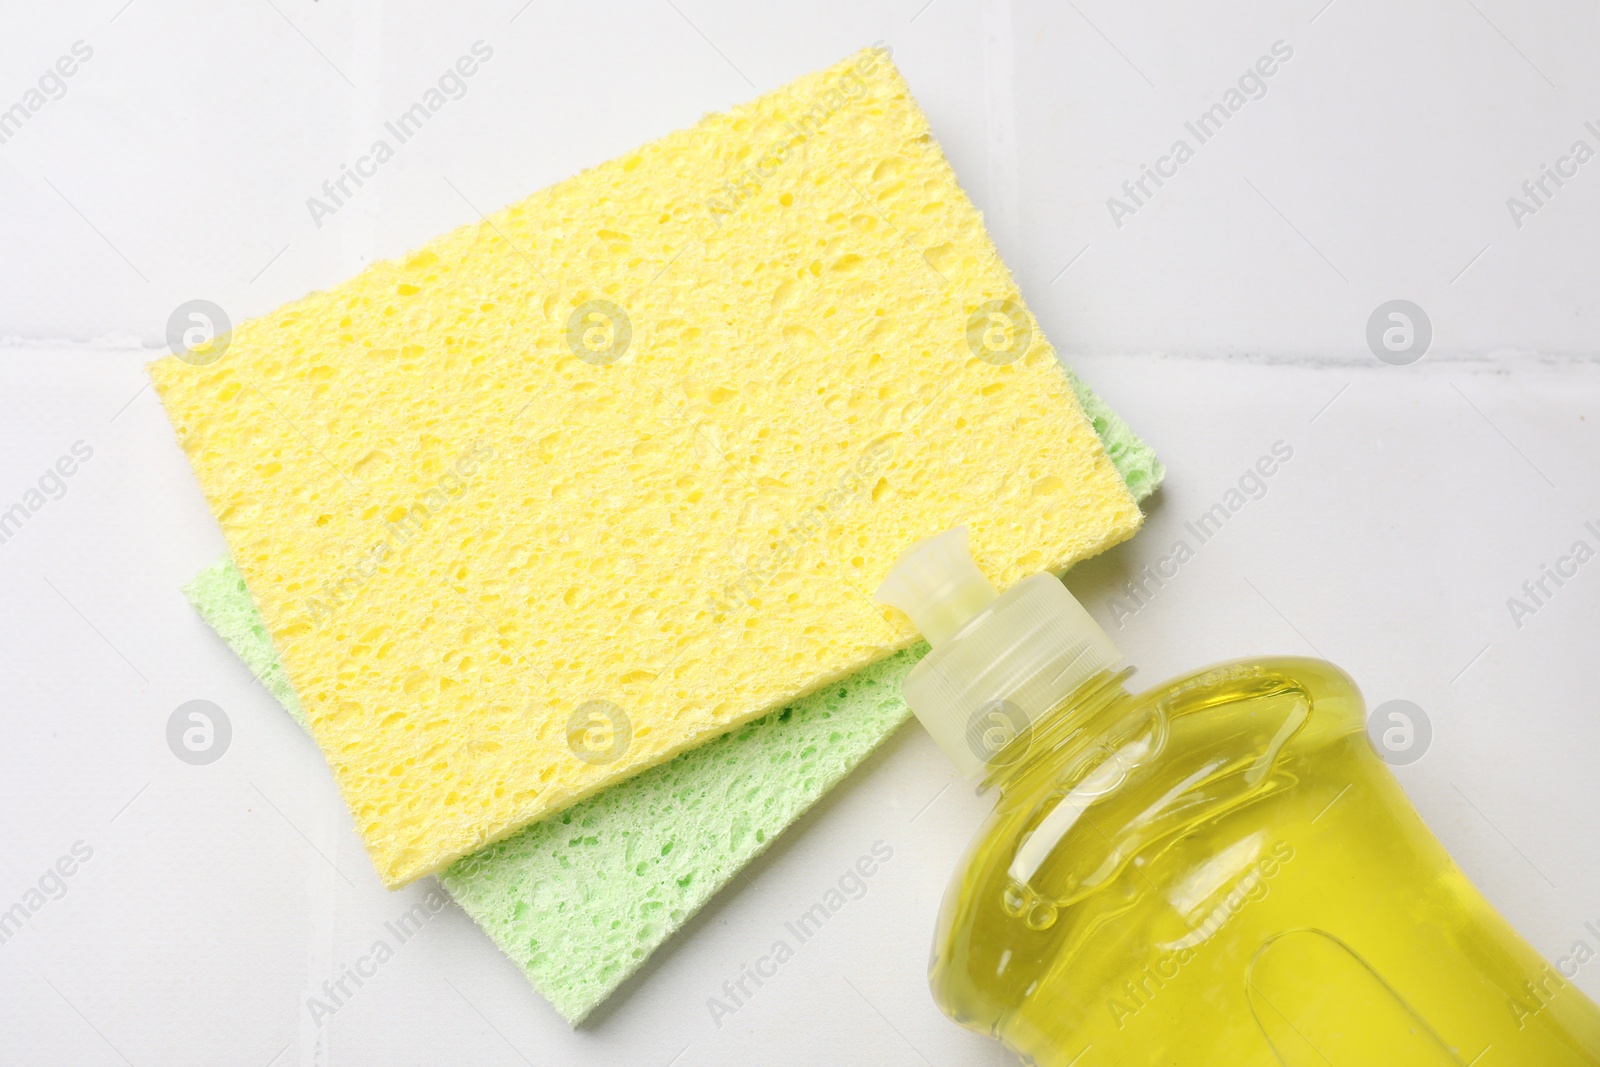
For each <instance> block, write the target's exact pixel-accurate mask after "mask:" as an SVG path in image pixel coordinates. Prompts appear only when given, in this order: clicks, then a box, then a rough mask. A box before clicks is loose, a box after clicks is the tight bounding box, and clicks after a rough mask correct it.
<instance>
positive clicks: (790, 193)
mask: <svg viewBox="0 0 1600 1067" xmlns="http://www.w3.org/2000/svg"><path fill="white" fill-rule="evenodd" d="M225 340H226V347H225V351H222V354H221V356H220V358H213V357H216V356H217V352H218V351H219V350H222V349H223V343H222V342H221V341H219V342H218V343H217V344H216V345H215V346H214V347H213V348H211V349H209V350H203V351H199V352H189V353H184V354H183V358H179V357H178V356H173V357H169V358H167V359H164V360H162V361H160V362H157V363H155V364H152V367H151V374H152V377H153V378H154V380H155V383H156V386H157V388H158V390H159V392H160V395H161V398H162V400H163V402H164V403H165V405H166V407H167V410H168V412H169V414H170V416H171V418H172V421H173V423H174V425H175V426H176V428H177V431H178V437H179V440H180V441H181V442H182V444H183V447H184V449H185V450H186V451H187V453H188V455H189V457H190V460H191V462H192V463H193V465H194V468H195V471H196V473H197V474H198V476H199V479H200V482H201V485H202V486H203V488H204V490H205V492H206V495H207V497H208V499H209V501H210V503H211V506H212V509H213V510H214V511H215V513H216V515H217V517H218V519H219V520H220V521H221V524H222V527H223V530H224V533H225V534H226V536H227V539H228V543H229V546H230V548H231V549H232V553H233V556H234V559H235V560H236V562H237V563H238V566H239V568H240V570H241V571H242V572H243V573H244V576H245V578H246V580H247V581H248V583H249V587H250V590H251V592H252V593H254V594H255V597H256V599H257V601H258V603H259V605H260V608H261V614H262V616H263V618H264V620H265V622H266V625H267V627H268V630H269V632H270V634H271V638H272V642H273V644H274V645H275V646H276V647H277V648H278V650H279V652H280V655H281V658H282V661H283V665H284V668H285V670H286V671H287V673H288V677H289V680H290V681H291V682H292V683H293V686H294V689H295V691H296V692H297V693H298V694H299V695H300V698H301V702H302V704H303V705H304V709H305V712H306V716H307V718H308V720H309V723H310V727H311V730H312V732H313V734H314V735H315V736H316V739H317V741H318V743H319V744H320V745H321V746H322V748H323V750H324V751H325V752H326V753H327V756H328V759H329V762H330V763H331V764H332V766H333V768H334V771H335V774H336V775H337V777H338V780H339V784H340V787H341V789H342V790H343V793H344V796H345V799H346V801H347V802H348V803H349V805H350V808H351V810H352V812H353V813H354V815H355V820H356V824H357V827H358V829H359V830H360V832H361V834H362V836H363V838H364V839H365V841H366V843H367V847H368V850H369V851H370V853H371V855H372V858H373V861H374V863H375V864H376V866H377V868H378V871H379V873H380V874H381V875H382V877H383V878H384V880H385V881H386V882H388V883H389V884H390V885H400V884H403V883H405V882H408V881H410V880H412V879H414V878H417V877H420V876H422V875H425V874H429V873H432V872H435V871H438V870H439V869H440V868H442V867H443V866H445V865H446V864H448V863H449V862H450V861H452V860H454V859H456V858H458V857H460V856H463V855H465V854H467V853H470V852H473V851H476V850H477V849H480V848H482V847H483V846H484V845H486V844H488V843H490V842H492V841H495V840H498V839H500V838H503V837H505V836H507V835H508V834H510V833H512V832H514V831H515V830H517V829H518V828H519V827H522V826H524V825H526V824H528V823H530V822H533V821H535V820H538V819H541V818H543V817H545V816H547V815H549V814H551V813H552V812H555V811H558V810H560V809H561V808H564V807H566V806H567V805H570V804H572V803H574V802H575V801H577V800H580V799H582V798H583V797H585V796H587V795H589V794H591V793H593V792H595V791H596V790H598V789H601V788H603V787H604V786H606V785H607V784H608V783H611V782H615V781H618V780H620V779H623V778H626V777H628V776H630V775H633V774H636V773H638V772H639V771H641V770H643V769H644V768H646V767H649V766H652V765H654V764H658V763H661V762H662V761H664V760H667V759H669V758H671V757H672V756H674V755H675V754H677V753H679V752H681V751H683V750H685V749H687V748H689V747H691V746H693V745H697V744H699V743H701V742H704V741H706V740H708V739H709V738H711V737H713V736H715V735H717V734H720V733H723V732H725V731H727V730H729V729H730V728H732V727H734V726H736V725H738V724H740V723H744V722H747V721H749V720H751V719H753V718H755V717H756V716H758V715H760V714H762V713H763V712H764V711H767V710H768V709H771V708H773V707H775V706H778V705H781V704H783V703H785V702H787V701H790V700H792V699H794V698H795V697H797V696H799V695H802V694H805V693H807V692H810V691H811V690H814V689H816V688H817V687H818V686H820V685H822V684H825V683H827V682H830V681H832V680H834V679H838V678H841V677H844V676H846V675H849V674H851V673H853V672H855V671H857V670H859V669H861V668H862V667H864V666H866V665H867V664H869V663H871V662H874V661H876V660H879V659H881V658H883V657H885V656H887V655H889V654H890V653H891V652H893V651H895V650H897V649H900V648H904V647H907V646H908V645H910V644H911V643H912V642H913V641H914V640H915V634H914V633H913V632H912V630H911V628H910V626H909V625H908V624H907V623H906V622H905V621H904V620H902V619H901V618H899V617H898V616H897V615H893V614H892V613H889V612H887V610H886V609H883V608H879V607H877V606H875V605H874V604H873V603H872V596H871V591H872V589H873V588H874V586H875V585H876V584H877V582H878V581H879V579H880V578H881V577H882V576H883V574H884V572H885V571H886V570H887V569H888V567H889V565H890V564H891V563H892V562H893V561H894V559H895V557H896V556H897V555H898V554H899V553H900V552H901V551H902V550H903V549H904V548H905V546H907V545H908V544H910V543H912V542H913V541H915V540H917V539H919V538H921V537H925V536H927V535H929V534H932V533H934V532H936V531H939V530H943V529H946V528H948V527H951V526H956V525H960V524H963V523H964V524H966V525H967V526H969V527H970V528H971V530H972V537H973V543H974V546H975V548H976V550H977V554H978V556H979V560H978V562H979V564H980V565H981V566H982V567H983V569H984V571H985V573H987V574H990V575H991V576H994V577H995V578H997V579H998V580H999V581H1000V582H1001V584H1007V583H1009V582H1010V581H1014V580H1016V579H1017V578H1020V577H1022V576H1025V575H1027V574H1030V573H1033V572H1035V571H1038V570H1041V569H1047V568H1049V569H1060V568H1064V567H1066V566H1067V565H1069V564H1071V563H1072V562H1074V561H1075V560H1078V559H1080V558H1082V557H1085V556H1089V555H1092V554H1094V553H1096V552H1099V551H1100V550H1102V549H1104V548H1106V547H1108V546H1109V545H1111V544H1114V543H1116V542H1117V541H1120V540H1122V539H1124V538H1126V537H1128V536H1129V535H1130V534H1131V533H1133V531H1134V530H1135V529H1137V527H1138V524H1139V522H1140V513H1139V509H1138V506H1137V505H1136V504H1135V503H1134V500H1133V497H1132V496H1131V495H1130V494H1129V492H1128V489H1127V487H1126V486H1125V485H1124V483H1123V481H1122V479H1121V478H1119V477H1118V475H1117V472H1116V470H1115V468H1114V467H1113V465H1112V463H1111V460H1110V459H1109V458H1108V457H1107V455H1106V453H1105V452H1104V450H1103V449H1102V448H1101V447H1100V443H1099V441H1098V439H1097V438H1096V436H1095V433H1094V430H1093V429H1092V428H1091V426H1090V425H1089V423H1088V422H1087V421H1086V420H1085V418H1084V416H1083V413H1082V410H1081V408H1080V407H1079V405H1078V402H1077V400H1076V398H1075V397H1074V395H1073V391H1072V387H1071V385H1070V384H1069V382H1068V380H1067V377H1066V375H1065V374H1064V373H1063V371H1062V368H1061V367H1060V366H1059V365H1058V364H1057V362H1056V359H1055V353H1054V352H1053V351H1052V350H1051V349H1050V347H1049V345H1048V344H1047V343H1046V342H1045V340H1044V338H1043V337H1042V335H1041V334H1040V331H1039V328H1038V326H1037V324H1036V323H1035V322H1034V320H1033V319H1032V317H1031V315H1029V314H1028V312H1027V311H1026V309H1025V308H1024V307H1023V305H1022V303H1021V301H1020V299H1019V298H1018V297H1017V295H1016V292H1015V289H1014V286H1013V284H1012V281H1011V278H1010V275H1009V274H1008V273H1007V271H1006V269H1005V267H1004V266H1003V265H1002V264H1001V262H1000V260H999V259H998V257H997V256H996V254H995V250H994V247H993V246H992V244H991V243H990V241H989V239H988V237H987V235H986V234H985V232H984V229H983V224H982V220H981V218H980V217H979V215H978V213H977V212H976V211H975V210H974V209H973V208H972V206H971V204H970V203H969V202H968V201H967V199H966V197H965V196H964V195H963V194H962V192H961V190H960V188H959V187H958V186H957V184H956V181H955V178H954V176H953V174H952V173H951V171H950V168H949V166H948V165H947V164H946V162H945V160H944V158H943V156H942V155H941V153H940V152H939V150H938V147H937V146H936V145H935V144H934V143H933V141H932V139H931V138H930V136H929V133H928V127H927V123H926V121H925V120H924V118H923V116H922V114H921V112H920V111H918V109H917V107H916V105H915V104H914V103H913V101H912V100H911V97H910V95H909V92H908V90H907V89H906V86H905V83H904V82H903V81H902V80H901V78H900V76H899V75H898V73H897V72H896V71H895V70H894V69H893V67H892V66H891V64H890V62H889V60H888V57H887V55H886V54H885V53H884V52H881V51H876V50H869V51H866V52H862V53H860V54H859V55H857V56H855V57H852V58H851V59H849V60H846V61H845V62H843V63H840V64H838V65H836V66H834V67H832V68H830V69H829V70H826V71H823V72H821V73H819V74H815V75H811V76H808V77H805V78H802V79H800V80H799V81H797V82H794V83H793V84H791V85H789V86H787V87H786V88H784V89H781V90H778V91H777V92H774V93H770V94H768V95H766V96H764V97H761V98H760V99H758V100H756V101H754V102H752V103H750V104H747V105H745V106H743V107H740V108H737V109H735V110H733V111H731V112H729V113H728V114H725V115H713V116H710V117H708V118H707V119H705V120H704V121H703V122H701V123H700V124H699V125H697V126H695V127H693V128H692V129H688V130H684V131H680V132H678V133H675V134H673V135H671V136H669V137H666V138H664V139H662V140H660V141H657V142H655V143H654V144H651V145H649V146H646V147H645V148H642V149H640V150H639V151H637V152H635V153H633V154H631V155H628V156H625V157H623V158H621V159H617V160H614V161H612V162H610V163H606V164H604V165H602V166H599V167H596V168H594V169H592V170H590V171H586V172H585V173H583V174H580V175H578V176H577V177H575V178H572V179H570V180H568V181H565V182H562V183H560V184H559V185H556V186H553V187H551V188H549V189H546V190H545V191H543V192H540V193H536V194H534V195H533V196H531V197H529V198H527V199H526V200H523V201H522V202H520V203H518V204H514V205H512V206H511V207H509V208H506V209H504V210H502V211H499V212H497V213H495V214H493V215H490V216H488V217H486V218H484V219H483V220H482V221H481V222H478V223H474V224H471V225H467V226H464V227H462V228H461V229H458V230H456V231H454V232H452V233H449V234H446V235H445V236H443V237H440V238H438V239H436V240H435V241H433V242H431V243H430V244H428V245H426V246H425V247H424V248H422V249H421V250H420V251H418V252H416V253H414V254H412V255H411V256H409V257H407V258H405V259H403V260H395V261H389V262H382V263H375V264H373V265H372V266H371V267H370V268H368V269H367V270H365V271H363V272H362V273H361V274H360V275H358V276H356V277H355V278H353V279H351V280H350V281H348V282H346V283H344V284H342V285H340V286H338V287H336V288H335V289H333V290H331V291H329V292H325V293H316V294H313V295H312V296H309V297H307V298H305V299H303V300H301V301H299V302H297V303H294V304H291V305H289V306H287V307H284V308H281V309H280V310H278V311H277V312H274V313H273V314H271V315H268V316H266V317H265V318H261V319H256V320H253V321H251V322H247V323H245V324H243V325H241V326H240V327H239V328H238V329H237V330H236V331H235V332H234V334H233V335H232V336H231V337H230V338H227V339H225Z"/></svg>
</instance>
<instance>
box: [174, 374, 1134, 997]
mask: <svg viewBox="0 0 1600 1067" xmlns="http://www.w3.org/2000/svg"><path fill="white" fill-rule="evenodd" d="M1072 382H1073V387H1074V389H1075V390H1076V391H1077V394H1078V398H1079V401H1080V402H1081V403H1082V405H1083V408H1084V410H1085V411H1086V412H1090V413H1095V414H1094V416H1093V418H1094V425H1095V430H1096V433H1097V434H1099V435H1100V438H1101V440H1102V442H1103V443H1104V445H1105V448H1106V451H1107V453H1109V454H1110V455H1111V456H1112V457H1113V459H1114V460H1116V463H1117V470H1118V473H1119V474H1120V475H1121V477H1122V479H1123V480H1124V481H1125V482H1126V483H1127V485H1128V487H1129V490H1130V491H1131V492H1132V493H1133V495H1134V496H1135V497H1136V498H1137V499H1139V500H1143V499H1144V498H1145V497H1146V496H1148V495H1149V494H1150V493H1151V492H1153V491H1154V490H1155V489H1156V487H1157V486H1158V485H1159V484H1160V482H1161V479H1162V477H1163V476H1164V473H1165V472H1164V470H1163V468H1162V466H1161V464H1160V462H1159V461H1157V460H1156V458H1155V456H1154V453H1152V452H1151V450H1150V449H1149V447H1148V446H1147V445H1145V443H1144V442H1143V441H1141V440H1140V439H1139V438H1138V437H1136V436H1134V434H1133V432H1132V431H1131V430H1130V429H1129V428H1128V425H1127V423H1126V422H1124V421H1123V420H1122V419H1121V417H1120V416H1118V415H1116V414H1115V412H1113V411H1112V410H1111V408H1110V407H1109V406H1108V405H1106V404H1105V402H1104V401H1103V400H1101V399H1100V397H1099V396H1097V395H1096V394H1095V393H1093V392H1091V391H1090V390H1089V389H1088V387H1087V386H1085V385H1084V384H1083V383H1082V382H1081V381H1079V380H1078V378H1077V377H1076V376H1075V375H1074V376H1073V377H1072ZM184 592H185V594H186V595H187V596H188V597H189V599H190V601H191V602H192V603H193V604H194V606H195V607H196V608H197V609H198V610H199V612H200V614H201V616H202V617H203V618H204V619H205V620H206V621H207V622H208V623H209V624H210V625H211V626H212V628H213V629H215V630H216V631H217V632H218V633H219V634H220V635H221V636H222V638H223V640H224V641H226V642H227V644H228V646H229V647H230V648H232V649H233V650H234V652H236V653H237V654H238V655H239V657H240V658H241V659H242V660H243V661H244V662H245V664H246V665H247V666H248V667H249V668H250V670H251V671H252V672H253V673H254V674H255V675H256V677H257V678H259V679H261V681H262V682H263V683H264V684H265V685H266V687H267V689H268V690H269V691H271V692H272V694H273V695H274V696H276V697H277V698H278V699H279V701H280V702H282V703H283V705H284V707H285V708H287V709H288V711H289V713H290V714H291V715H294V716H295V717H296V719H297V720H299V721H300V722H301V724H302V725H304V720H303V719H302V718H301V716H300V714H299V703H298V701H297V700H296V699H295V696H294V692H293V690H292V689H291V688H290V687H289V685H288V683H287V680H286V679H284V677H283V671H282V667H281V666H280V665H279V663H278V657H277V653H276V652H275V651H274V649H273V647H272V642H271V640H270V639H269V638H268V636H267V632H266V627H265V626H264V625H262V622H261V617H260V615H259V614H258V613H257V611H256V607H255V604H254V602H253V601H252V600H251V598H250V593H249V590H248V589H247V588H246V587H245V583H244V579H243V578H242V577H241V576H240V574H239V572H238V570H237V569H236V568H235V567H234V566H233V564H232V562H231V561H229V560H226V559H225V560H222V561H221V562H219V563H217V564H215V565H213V566H211V567H208V568H207V569H206V570H205V571H203V572H202V573H201V574H200V575H199V576H198V577H196V579H195V580H194V581H192V582H191V583H190V584H189V585H188V586H186V587H185V589H184ZM921 655H922V647H921V646H918V647H916V648H913V649H912V650H910V651H908V652H902V653H898V654H896V655H894V656H891V657H889V658H888V659H886V660H883V661H881V662H880V663H877V664H874V665H873V666H870V667H868V668H866V669H864V670H862V671H860V672H858V673H856V674H854V675H852V676H851V677H849V678H847V679H845V680H844V681H843V682H841V683H839V684H837V685H833V686H829V687H828V688H827V689H825V690H823V691H821V692H820V693H814V694H812V695H811V696H809V697H806V698H804V699H802V700H799V701H796V702H795V703H794V704H793V705H791V706H790V707H787V708H784V709H782V710H780V711H777V712H774V713H770V714H768V715H767V716H765V717H764V718H761V719H758V720H756V721H755V722H753V723H750V724H747V725H745V726H743V727H740V728H739V729H737V730H734V731H733V732H731V733H729V734H726V735H724V736H723V737H719V738H716V739H715V740H713V741H711V742H709V743H707V744H705V745H702V746H701V747H699V748H696V749H691V750H690V751H688V752H685V753H683V754H682V755H681V756H679V757H677V758H676V759H674V760H672V761H670V762H668V763H665V764H662V765H661V766H659V767H655V768H652V769H650V770H648V771H645V772H644V773H643V774H640V775H637V776H635V777H633V778H630V779H628V780H627V781H625V782H620V783H618V784H616V785H613V786H611V787H610V788H608V789H606V790H604V791H603V792H600V793H598V794H596V795H595V796H593V797H590V798H589V799H588V800H585V801H581V802H579V803H578V804H575V805H573V806H572V807H570V808H568V809H567V810H566V811H564V812H561V813H560V814H559V815H557V816H555V817H553V818H550V819H547V820H545V821H544V822H540V823H535V824H534V825H532V826H529V827H527V828H526V829H524V830H522V831H520V832H519V833H516V834H514V835H512V836H511V837H508V838H506V839H505V840H504V841H501V842H498V843H496V844H494V845H490V846H489V847H488V848H486V849H484V850H482V851H480V852H477V853H474V854H473V855H471V856H468V857H466V858H465V859H462V860H460V861H458V862H457V863H455V864H454V865H452V866H451V867H449V868H448V869H446V870H445V871H444V873H443V874H442V875H441V876H440V878H441V880H442V881H443V883H444V885H445V888H446V890H447V891H448V892H449V893H450V894H451V895H452V896H453V897H455V899H456V900H457V901H458V902H459V903H460V904H461V906H462V908H463V909H464V910H465V911H466V912H467V914H469V915H470V916H472V918H473V919H474V920H475V921H476V922H477V923H478V925H479V926H481V927H482V928H483V930H484V932H485V933H487V934H488V935H489V937H490V938H491V939H492V940H493V941H494V943H495V944H496V945H498V946H499V948H500V950H501V951H502V952H504V953H505V954H506V955H507V956H508V957H510V959H511V960H512V961H513V962H515V963H516V965H517V966H518V967H520V968H521V969H522V972H523V973H524V974H525V975H526V976H527V978H528V981H529V982H530V983H531V984H532V985H533V987H534V988H535V989H537V990H538V991H539V992H540V994H541V995H543V996H544V998H545V999H546V1000H548V1001H549V1002H550V1003H551V1005H553V1006H554V1007H555V1009H556V1010H557V1011H558V1012H560V1014H561V1015H562V1016H563V1017H564V1018H565V1019H566V1020H567V1021H568V1022H569V1023H572V1024H573V1025H576V1024H578V1023H579V1022H581V1021H582V1020H583V1019H584V1018H585V1017H586V1016H587V1015H588V1014H589V1013H590V1012H591V1011H593V1010H594V1008H595V1007H597V1006H598V1005H599V1004H600V1003H601V1002H602V1001H604V1000H605V998H606V997H607V996H609V995H610V994H611V993H612V992H613V991H614V990H615V989H616V988H617V986H618V985H620V984H621V983H622V982H623V981H624V980H625V979H627V977H628V976H629V975H631V974H633V972H634V971H635V970H637V969H638V968H639V967H640V966H641V965H642V964H643V963H644V961H645V960H647V959H648V958H649V957H650V955H651V953H653V952H654V951H655V950H656V949H657V948H659V947H660V946H661V945H662V943H664V942H665V941H666V940H667V938H668V937H670V936H671V935H672V933H673V932H674V931H675V930H677V929H678V927H680V926H681V925H682V924H683V923H684V922H686V921H688V919H689V917H690V916H692V915H693V914H694V913H695V912H696V911H698V910H699V909H700V908H701V906H703V905H704V904H705V903H706V902H707V901H709V900H710V899H711V897H712V896H714V895H715V894H716V893H717V892H718V891H719V890H720V889H721V888H722V887H723V886H724V885H726V884H727V883H728V882H729V881H731V880H732V879H733V877H734V876H735V875H736V874H738V873H739V871H740V870H741V869H743V868H744V867H745V865H747V864H748V863H750V861H751V860H753V859H754V858H755V857H756V856H757V855H759V854H760V853H761V851H762V850H763V849H765V848H766V847H767V846H768V845H769V844H771V843H772V842H773V841H774V840H775V839H776V838H777V837H778V835H779V834H781V833H782V832H783V831H784V830H785V829H787V828H788V826H789V825H790V824H791V823H792V822H793V821H794V820H795V819H796V818H798V817H799V816H800V814H801V813H803V812H804V811H806V809H808V808H810V807H811V805H812V804H814V803H816V801H817V800H819V799H820V798H821V797H822V796H823V794H824V793H826V792H827V791H828V790H829V789H830V788H832V786H833V785H834V784H835V783H836V782H838V780H839V779H840V778H842V777H843V776H844V775H846V774H848V773H849V772H850V771H851V770H852V769H854V768H855V767H856V766H857V765H859V764H860V763H861V761H862V760H864V759H865V758H866V757H867V756H868V754H870V753H871V752H872V751H873V749H875V748H876V747H877V746H878V745H879V744H880V743H882V741H883V740H884V739H885V738H887V737H888V736H889V734H891V733H892V732H893V731H894V729H895V728H896V727H897V726H899V725H900V724H901V723H902V722H904V721H905V719H906V717H907V716H908V715H909V714H910V712H909V709H907V707H906V705H905V704H904V702H903V701H902V700H901V699H900V686H901V682H902V680H903V679H904V677H905V674H906V672H907V671H909V670H910V669H911V667H912V666H913V665H914V664H915V662H916V660H917V659H918V658H920V656H921Z"/></svg>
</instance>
